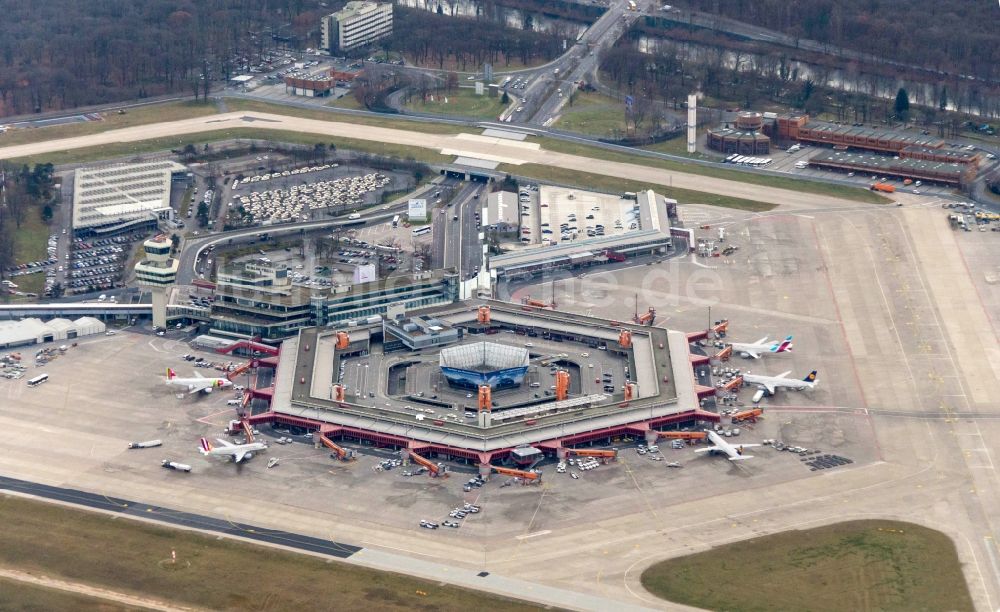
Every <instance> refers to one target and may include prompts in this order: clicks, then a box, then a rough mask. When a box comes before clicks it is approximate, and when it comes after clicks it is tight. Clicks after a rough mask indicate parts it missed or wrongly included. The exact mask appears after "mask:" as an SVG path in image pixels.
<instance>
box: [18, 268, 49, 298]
mask: <svg viewBox="0 0 1000 612" xmlns="http://www.w3.org/2000/svg"><path fill="white" fill-rule="evenodd" d="M10 280H11V282H12V283H14V284H15V285H17V290H18V291H21V292H23V293H37V294H38V295H41V294H42V292H43V291H45V273H44V272H36V273H34V274H25V275H24V276H15V277H14V278H12V279H10ZM12 299H15V300H25V301H33V300H34V299H35V298H26V297H23V296H15V297H14V298H12Z"/></svg>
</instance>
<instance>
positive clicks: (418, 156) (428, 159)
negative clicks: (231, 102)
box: [11, 128, 453, 165]
mask: <svg viewBox="0 0 1000 612" xmlns="http://www.w3.org/2000/svg"><path fill="white" fill-rule="evenodd" d="M240 138H242V139H260V140H271V141H274V142H288V143H292V144H305V145H312V144H316V143H317V142H323V143H327V144H330V143H333V144H334V145H336V146H337V147H338V148H343V149H350V150H352V151H362V152H366V153H373V154H378V155H386V156H390V157H401V158H409V159H414V160H416V161H421V162H425V163H450V162H451V161H452V159H453V158H452V157H450V156H446V155H441V154H439V153H435V152H434V151H433V150H431V149H424V148H421V147H411V146H405V145H395V144H391V143H383V142H376V141H372V140H360V139H355V138H340V137H336V136H315V135H312V134H306V133H303V132H291V131H285V130H261V129H256V128H230V129H222V130H217V131H212V132H203V133H201V134H191V135H187V136H184V137H180V138H178V137H173V136H170V137H164V138H152V139H150V140H141V141H137V142H120V143H113V144H107V145H100V146H96V147H86V148H82V149H71V150H67V151H58V152H54V153H43V154H39V155H32V156H28V157H21V158H16V159H12V160H11V163H16V164H22V163H24V164H36V163H45V162H51V163H53V164H57V165H58V164H70V163H84V162H92V161H98V160H104V159H108V158H112V157H122V156H132V155H139V154H142V153H154V152H158V151H165V150H170V149H181V148H183V147H184V145H186V144H193V145H196V146H199V145H203V144H205V143H213V142H218V141H220V140H233V139H240Z"/></svg>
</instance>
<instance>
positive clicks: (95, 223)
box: [73, 161, 187, 236]
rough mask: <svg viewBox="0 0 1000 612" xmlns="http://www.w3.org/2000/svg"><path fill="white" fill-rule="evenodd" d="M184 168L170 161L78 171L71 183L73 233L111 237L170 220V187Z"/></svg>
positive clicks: (152, 226)
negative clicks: (162, 220)
mask: <svg viewBox="0 0 1000 612" xmlns="http://www.w3.org/2000/svg"><path fill="white" fill-rule="evenodd" d="M185 172H187V168H185V167H184V166H182V165H181V164H178V163H176V162H172V161H157V162H146V163H138V164H117V165H114V166H102V167H99V168H80V169H79V170H77V171H76V174H75V177H74V179H73V231H74V233H75V234H76V235H78V236H80V235H89V234H113V233H116V232H121V231H127V230H133V229H139V228H154V227H156V226H157V224H158V223H159V222H160V220H161V219H168V218H170V216H171V208H170V187H171V183H172V181H173V178H174V176H175V175H178V174H180V173H185Z"/></svg>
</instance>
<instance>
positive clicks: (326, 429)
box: [247, 300, 720, 473]
mask: <svg viewBox="0 0 1000 612" xmlns="http://www.w3.org/2000/svg"><path fill="white" fill-rule="evenodd" d="M407 316H409V317H411V322H412V321H413V320H417V319H419V320H423V321H425V322H428V324H427V326H426V329H428V330H430V329H431V328H432V327H433V328H434V329H436V330H438V331H439V333H443V331H449V333H450V332H454V333H453V334H451V333H450V335H449V337H448V340H449V342H448V346H447V347H443V346H440V345H433V343H427V345H426V346H425V345H423V344H421V345H420V346H419V347H418V348H413V347H411V346H407V345H406V343H404V342H402V341H400V340H399V338H398V336H396V335H395V334H396V333H397V332H398V329H397V328H400V327H401V326H402V327H406V326H407V325H408V323H405V322H404V323H401V324H393V325H390V324H389V323H385V324H381V323H380V324H371V325H360V324H355V325H353V326H348V325H344V326H342V327H341V328H339V329H338V328H331V327H311V328H306V329H303V330H301V331H300V332H299V335H298V337H296V338H292V339H289V340H286V341H285V342H284V343H283V344H282V345H281V349H280V355H279V356H278V359H277V363H276V366H277V369H276V372H275V375H274V384H273V386H271V387H270V388H266V389H256V390H252V391H251V394H252V396H253V397H254V402H253V405H252V406H251V413H250V414H249V415H247V421H248V422H249V423H250V424H251V425H264V424H270V425H271V426H273V427H276V428H289V429H291V430H292V432H293V433H304V432H305V431H311V432H314V435H315V436H318V437H314V441H315V440H318V442H317V443H323V444H327V443H328V442H329V443H330V444H334V445H335V444H336V442H335V440H348V441H363V442H364V443H365V444H374V445H377V446H383V447H392V448H397V449H401V450H403V451H404V452H406V453H408V454H409V456H410V458H411V459H413V460H414V461H417V462H420V460H418V459H416V457H415V456H421V457H423V459H424V460H427V462H428V464H429V465H431V466H435V465H437V464H435V463H434V462H433V461H430V460H429V459H428V458H438V459H450V460H456V461H465V462H468V463H472V464H475V465H479V466H480V470H481V473H488V472H489V471H490V470H491V469H493V470H495V469H496V466H497V465H502V464H504V463H514V464H515V465H522V466H523V465H528V464H530V463H533V462H534V461H536V460H537V459H538V457H539V456H541V455H542V454H545V455H560V456H564V455H565V453H566V452H572V450H573V449H574V448H575V447H578V446H580V445H592V444H598V443H600V444H614V441H615V440H616V439H620V438H622V437H624V436H632V437H639V438H640V439H645V440H647V441H650V442H652V441H655V440H656V439H658V438H659V437H670V436H672V435H675V434H673V433H671V432H675V431H679V430H687V431H698V430H700V429H703V428H704V427H706V426H707V424H709V423H716V422H718V421H719V419H720V416H719V414H718V413H716V412H713V411H711V410H706V409H703V408H702V406H708V407H711V405H710V404H709V403H708V402H706V401H703V400H704V398H706V397H707V396H708V395H710V394H712V393H714V392H715V389H714V388H712V387H708V386H705V385H704V384H698V382H696V380H695V373H696V372H697V371H699V370H704V369H705V368H704V366H703V365H700V364H701V363H702V362H707V360H708V357H705V356H703V355H695V354H692V353H691V352H690V342H693V341H694V340H692V338H694V339H695V340H696V339H697V338H698V337H701V336H697V334H696V335H695V336H691V335H689V334H687V333H685V332H681V331H674V330H668V329H664V328H662V327H655V326H653V325H652V324H651V323H652V320H651V319H646V318H642V317H637V319H639V321H633V322H628V321H615V320H609V319H602V318H598V317H591V316H585V315H580V314H575V313H569V312H562V311H557V310H550V309H545V308H537V307H533V306H530V305H523V304H510V303H505V302H498V301H492V300H477V301H475V302H472V301H467V302H456V303H454V304H447V305H441V306H433V307H429V308H423V309H417V310H414V311H413V312H408V313H407ZM414 325H415V324H414ZM417 328H419V329H417ZM423 329H424V328H423V327H420V326H416V327H413V326H411V331H410V332H408V333H409V334H410V335H413V336H414V337H416V335H418V334H421V333H423V331H422V330H423ZM705 333H707V332H705ZM411 340H412V338H411ZM709 384H710V383H709ZM531 449H535V450H531ZM602 452H604V451H602ZM607 452H609V453H611V452H612V451H607ZM430 469H431V471H432V472H433V471H434V469H437V468H436V467H432V468H430Z"/></svg>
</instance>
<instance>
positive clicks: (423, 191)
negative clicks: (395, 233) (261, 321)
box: [177, 184, 438, 285]
mask: <svg viewBox="0 0 1000 612" xmlns="http://www.w3.org/2000/svg"><path fill="white" fill-rule="evenodd" d="M437 189H438V186H437V185H436V184H432V185H427V186H424V187H421V188H419V189H417V190H415V191H413V192H412V193H409V194H407V195H405V196H403V197H401V198H398V199H396V200H394V201H393V202H391V203H389V204H387V205H383V207H381V208H372V209H369V211H374V212H375V213H376V214H371V212H368V213H363V218H364V220H365V221H367V222H375V221H385V220H387V219H391V218H392V217H394V216H395V215H396V214H398V213H400V212H403V211H405V210H406V207H407V201H408V200H409V199H410V198H420V197H428V194H429V193H431V192H433V191H435V190H437ZM349 223H351V221H350V220H348V219H347V218H346V217H342V218H339V219H335V220H322V221H306V222H301V223H285V224H282V225H273V226H268V227H249V228H246V229H238V230H232V231H228V232H219V233H215V234H207V235H204V236H199V237H197V238H188V239H186V240H185V242H184V244H183V246H182V249H181V256H180V265H179V267H178V269H177V284H178V285H189V284H191V281H193V280H194V279H195V278H196V276H197V274H198V271H197V270H196V269H195V262H196V261H197V259H198V257H199V256H200V255H201V252H202V251H203V250H204V249H205V248H207V247H208V246H209V245H212V244H220V245H221V244H223V243H225V244H242V243H253V242H256V241H257V235H258V234H262V233H266V234H268V235H269V236H272V237H273V236H278V235H284V234H289V233H295V232H300V231H303V230H315V229H324V228H328V227H337V226H338V225H347V224H349Z"/></svg>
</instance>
